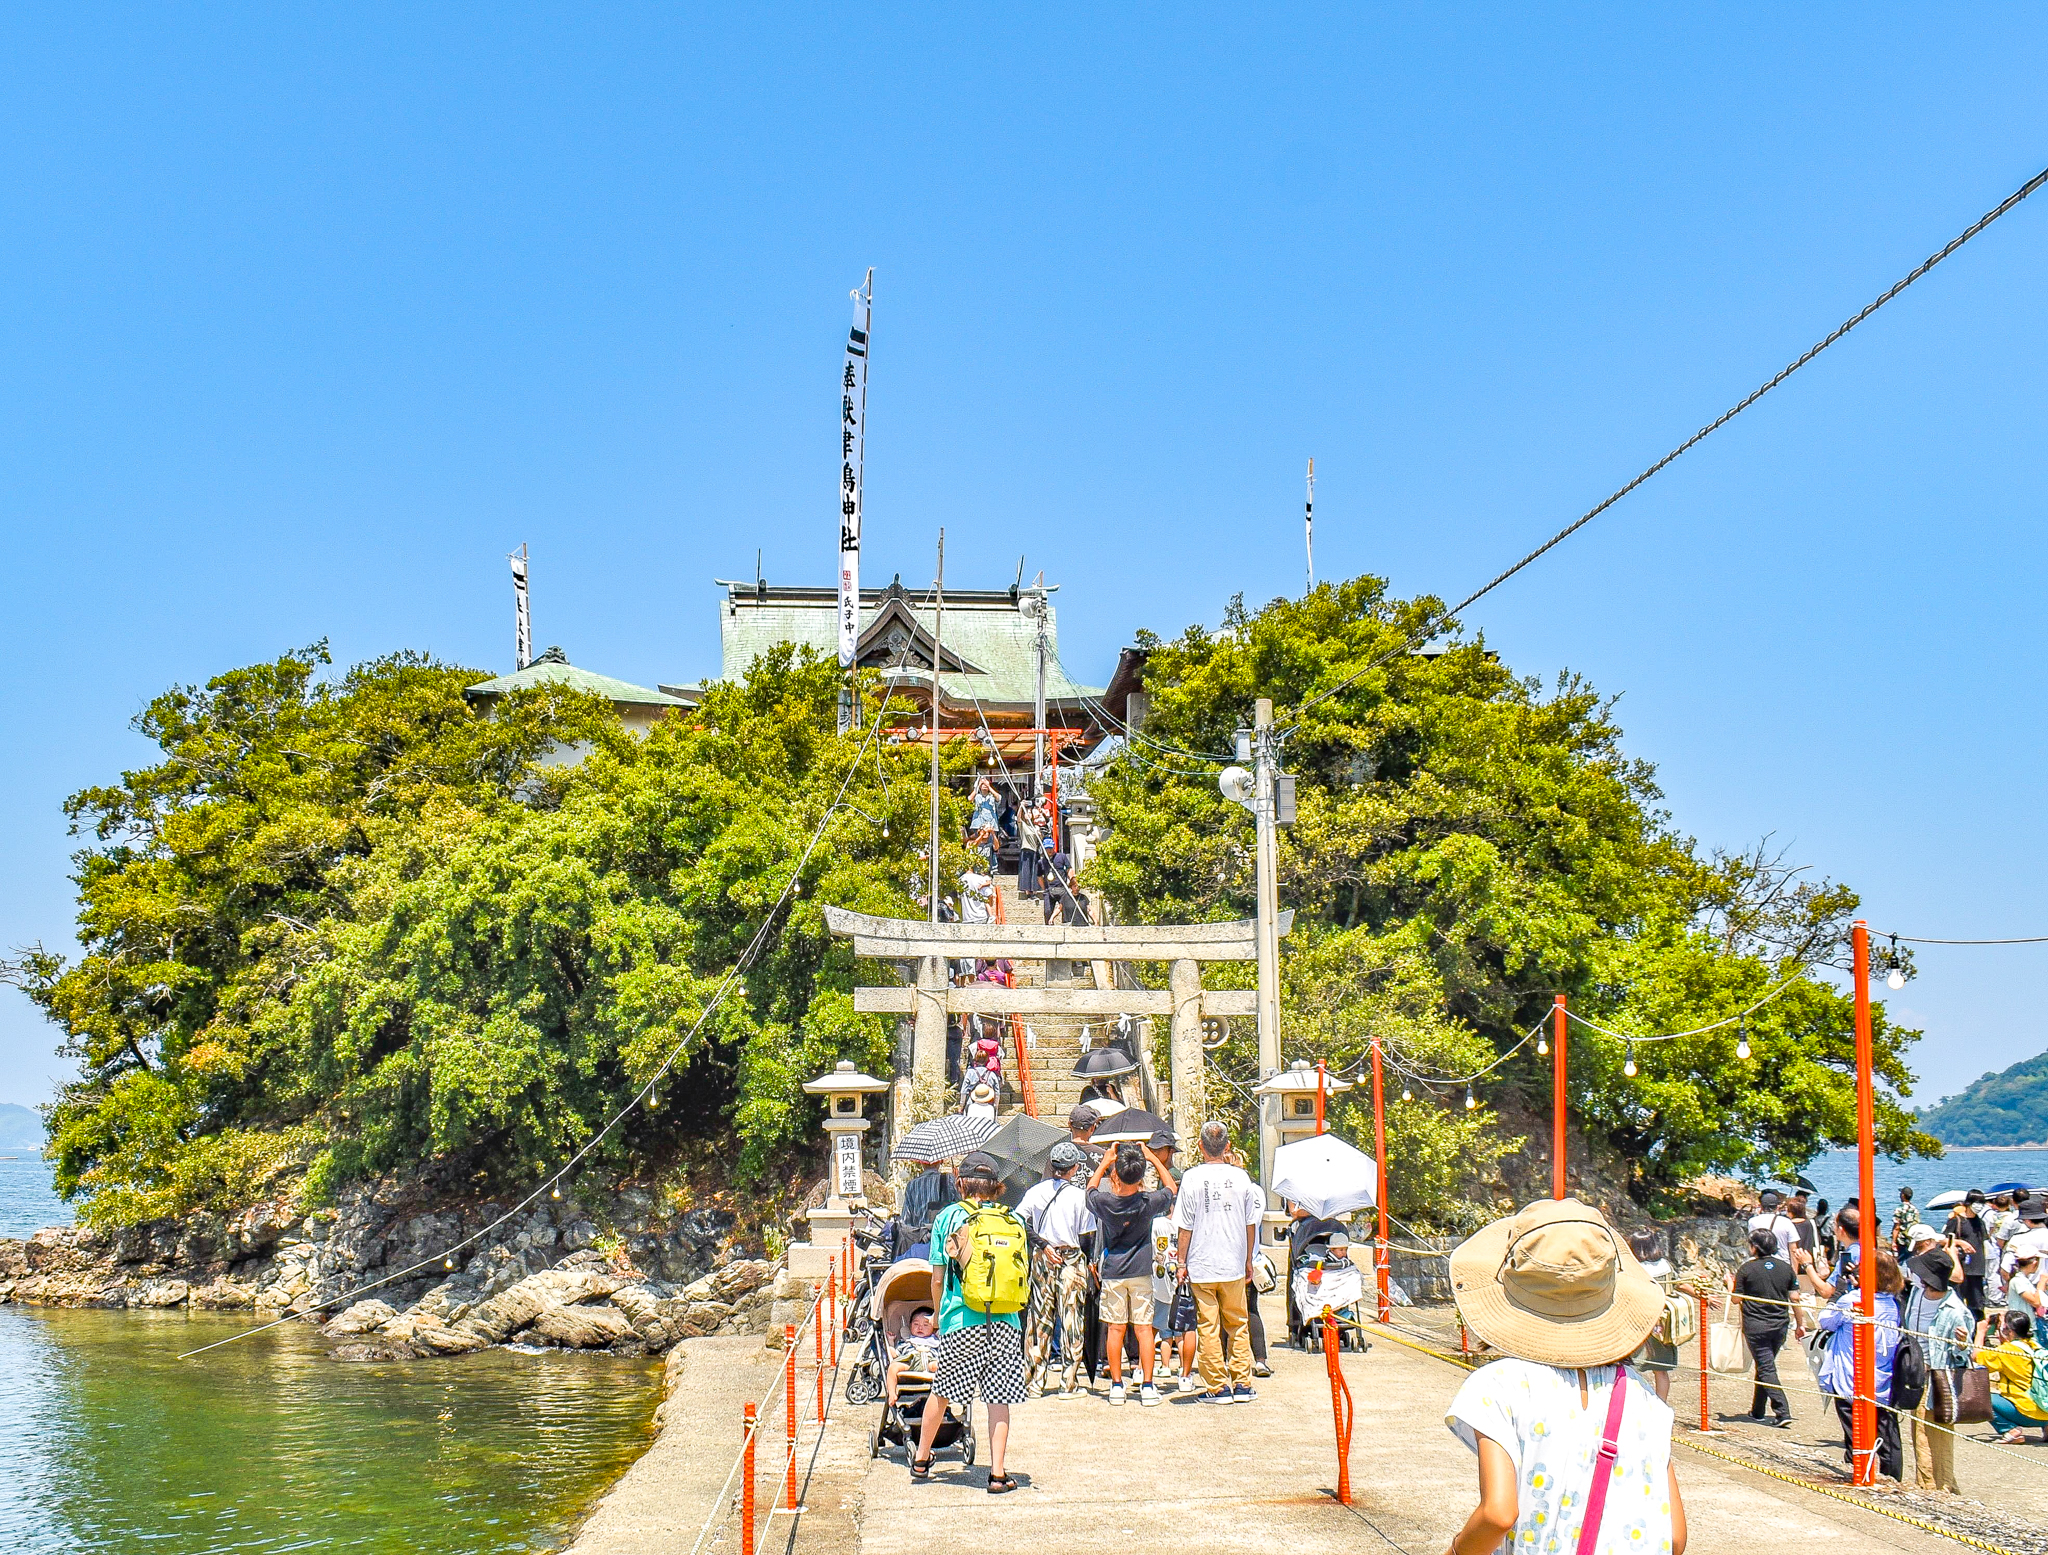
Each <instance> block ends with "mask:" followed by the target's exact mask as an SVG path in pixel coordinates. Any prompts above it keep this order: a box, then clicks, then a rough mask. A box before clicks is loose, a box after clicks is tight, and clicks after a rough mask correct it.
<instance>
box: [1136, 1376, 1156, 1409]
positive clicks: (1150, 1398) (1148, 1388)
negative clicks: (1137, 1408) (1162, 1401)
mask: <svg viewBox="0 0 2048 1555" xmlns="http://www.w3.org/2000/svg"><path fill="white" fill-rule="evenodd" d="M1138 1402H1139V1403H1140V1404H1142V1405H1144V1406H1146V1407H1147V1408H1150V1407H1151V1406H1152V1405H1154V1404H1156V1403H1158V1402H1159V1390H1158V1389H1157V1388H1155V1387H1154V1386H1152V1384H1151V1383H1149V1382H1148V1383H1146V1384H1145V1385H1144V1386H1143V1387H1141V1388H1139V1389H1138Z"/></svg>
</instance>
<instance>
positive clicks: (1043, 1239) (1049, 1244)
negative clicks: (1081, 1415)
mask: <svg viewBox="0 0 2048 1555" xmlns="http://www.w3.org/2000/svg"><path fill="white" fill-rule="evenodd" d="M1087 1159H1088V1158H1087V1157H1086V1156H1085V1155H1083V1154H1082V1153H1081V1147H1080V1146H1079V1145H1077V1144H1074V1143H1073V1142H1072V1141H1070V1140H1065V1139H1062V1140H1061V1141H1060V1142H1059V1143H1058V1144H1056V1145H1054V1146H1053V1147H1052V1158H1051V1161H1050V1162H1049V1164H1048V1166H1047V1171H1048V1174H1049V1175H1048V1176H1047V1177H1046V1179H1045V1181H1044V1182H1041V1183H1037V1184H1035V1185H1034V1186H1033V1187H1032V1188H1031V1190H1030V1191H1029V1192H1027V1193H1026V1194H1025V1195H1024V1198H1023V1201H1022V1202H1021V1203H1020V1204H1018V1206H1017V1218H1018V1219H1019V1220H1021V1221H1023V1222H1024V1224H1025V1225H1027V1226H1029V1227H1030V1228H1031V1232H1032V1235H1033V1236H1035V1237H1036V1238H1037V1239H1038V1240H1037V1241H1036V1242H1035V1243H1034V1244H1033V1249H1032V1254H1031V1304H1030V1307H1029V1309H1028V1311H1027V1314H1026V1322H1025V1325H1024V1357H1025V1361H1026V1363H1027V1365H1028V1368H1029V1369H1028V1371H1027V1372H1026V1374H1025V1379H1024V1380H1025V1387H1026V1390H1027V1391H1026V1393H1025V1397H1027V1398H1032V1397H1036V1396H1037V1395H1038V1394H1039V1393H1040V1392H1051V1391H1052V1390H1053V1384H1052V1380H1051V1376H1050V1373H1051V1367H1052V1340H1053V1334H1054V1333H1055V1332H1057V1333H1058V1334H1059V1339H1060V1362H1061V1365H1060V1379H1059V1396H1060V1397H1061V1398H1064V1399H1077V1398H1080V1397H1082V1392H1081V1351H1082V1349H1083V1348H1084V1345H1085V1342H1086V1339H1087V1333H1088V1330H1087V1328H1086V1326H1085V1324H1084V1323H1083V1321H1082V1314H1083V1313H1085V1312H1086V1311H1087V1307H1088V1260H1087V1257H1086V1256H1085V1255H1084V1254H1083V1253H1082V1251H1081V1238H1083V1237H1084V1236H1086V1235H1087V1234H1088V1233H1089V1232H1091V1231H1093V1230H1094V1229H1095V1217H1094V1216H1093V1215H1091V1214H1089V1213H1088V1191H1087V1189H1085V1188H1083V1187H1082V1186H1081V1181H1082V1179H1081V1178H1080V1177H1079V1175H1078V1174H1079V1172H1080V1169H1081V1166H1082V1164H1083V1163H1084V1162H1085V1161H1086V1160H1087ZM1055 1324H1057V1328H1055Z"/></svg>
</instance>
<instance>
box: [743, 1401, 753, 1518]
mask: <svg viewBox="0 0 2048 1555" xmlns="http://www.w3.org/2000/svg"><path fill="white" fill-rule="evenodd" d="M745 1418H746V1424H745V1428H744V1429H745V1431H746V1435H745V1438H744V1439H743V1441H742V1443H741V1446H740V1455H741V1457H743V1458H745V1459H746V1463H745V1465H744V1466H743V1467H742V1468H741V1469H740V1555H754V1401H753V1400H752V1399H748V1400H747V1412H746V1417H745Z"/></svg>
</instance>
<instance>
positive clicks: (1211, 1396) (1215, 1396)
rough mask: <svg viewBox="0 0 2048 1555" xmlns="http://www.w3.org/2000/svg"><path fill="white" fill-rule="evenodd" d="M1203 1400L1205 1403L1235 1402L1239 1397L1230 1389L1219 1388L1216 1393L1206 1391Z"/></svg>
mask: <svg viewBox="0 0 2048 1555" xmlns="http://www.w3.org/2000/svg"><path fill="white" fill-rule="evenodd" d="M1202 1402H1203V1403H1205V1404H1235V1403H1236V1402H1237V1398H1236V1395H1234V1394H1233V1393H1232V1392H1231V1391H1230V1389H1228V1388H1218V1389H1217V1390H1216V1391H1215V1392H1214V1393H1204V1394H1203V1395H1202Z"/></svg>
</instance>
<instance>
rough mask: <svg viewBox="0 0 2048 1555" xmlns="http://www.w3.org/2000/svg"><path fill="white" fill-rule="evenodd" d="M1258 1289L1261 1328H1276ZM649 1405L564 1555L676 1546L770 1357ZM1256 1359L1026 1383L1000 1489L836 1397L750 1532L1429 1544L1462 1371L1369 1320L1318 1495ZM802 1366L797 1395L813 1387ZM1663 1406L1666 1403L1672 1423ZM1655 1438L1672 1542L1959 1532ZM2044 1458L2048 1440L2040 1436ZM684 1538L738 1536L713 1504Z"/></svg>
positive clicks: (1290, 1387)
mask: <svg viewBox="0 0 2048 1555" xmlns="http://www.w3.org/2000/svg"><path fill="white" fill-rule="evenodd" d="M1279 1319H1280V1313H1279V1311H1278V1309H1277V1303H1276V1302H1274V1301H1271V1300H1269V1302H1268V1305H1267V1330H1268V1332H1269V1333H1273V1334H1278V1333H1282V1332H1284V1331H1285V1330H1284V1325H1283V1323H1282V1322H1281V1321H1280V1320H1279ZM683 1348H684V1349H685V1350H686V1351H688V1352H689V1354H688V1357H687V1359H686V1360H684V1361H683V1362H682V1363H681V1371H680V1374H679V1378H678V1380H679V1386H678V1387H677V1388H676V1390H675V1392H674V1393H673V1394H672V1396H671V1398H670V1400H669V1402H668V1404H667V1405H665V1406H664V1418H663V1429H662V1432H661V1435H660V1438H659V1439H658V1440H657V1441H656V1443H655V1445H654V1446H653V1448H652V1449H651V1450H650V1451H649V1452H648V1454H647V1455H646V1457H644V1458H643V1459H642V1460H641V1461H640V1462H639V1463H638V1464H636V1465H635V1466H634V1467H633V1468H632V1469H631V1470H629V1471H628V1472H627V1474H626V1475H625V1476H624V1478H623V1479H622V1480H621V1481H620V1483H619V1484H618V1485H617V1486H616V1487H615V1488H614V1489H613V1491H612V1493H611V1494H610V1495H609V1496H607V1497H606V1499H605V1501H604V1502H603V1504H602V1505H601V1506H600V1507H599V1508H598V1510H597V1512H596V1513H595V1514H594V1515H593V1516H592V1518H591V1520H590V1522H589V1524H588V1525H587V1526H586V1527H585V1529H584V1530H583V1532H582V1534H581V1535H579V1537H578V1539H577V1540H576V1543H575V1544H574V1546H573V1550H572V1555H657V1552H658V1555H689V1552H690V1550H691V1547H692V1541H693V1540H694V1539H696V1538H697V1535H698V1530H699V1528H700V1527H702V1526H703V1524H704V1522H705V1520H706V1517H707V1515H709V1514H711V1512H712V1507H713V1502H714V1500H715V1498H716V1495H717V1491H718V1487H719V1485H720V1484H721V1483H723V1481H724V1478H725V1474H726V1470H727V1468H728V1466H729V1465H730V1464H731V1462H732V1455H733V1452H734V1450H735V1448H736V1447H737V1445H738V1441H739V1430H740V1428H739V1421H740V1415H741V1408H740V1406H741V1401H742V1400H743V1399H745V1398H747V1397H754V1398H759V1397H761V1396H762V1394H764V1393H765V1392H766V1391H767V1389H768V1388H769V1386H770V1385H771V1384H772V1382H773V1379H774V1372H775V1368H776V1366H777V1364H778V1362H779V1360H780V1357H779V1355H777V1354H776V1353H775V1352H773V1351H768V1350H763V1349H761V1348H760V1346H759V1342H758V1341H749V1340H733V1339H719V1340H693V1341H689V1342H688V1343H687V1344H686V1345H685V1346H684V1347H683ZM1271 1359H1272V1364H1273V1367H1274V1375H1273V1377H1271V1378H1270V1379H1267V1380H1264V1381H1261V1382H1259V1383H1258V1384H1257V1386H1258V1388H1259V1391H1260V1397H1259V1398H1258V1400H1257V1401H1256V1402H1254V1403H1251V1404H1241V1405H1232V1406H1230V1407H1228V1408H1218V1407H1216V1406H1213V1405H1206V1404H1201V1403H1198V1402H1196V1401H1195V1400H1194V1399H1193V1397H1192V1396H1191V1395H1190V1396H1188V1397H1187V1398H1186V1401H1180V1400H1178V1399H1175V1400H1171V1401H1169V1402H1167V1403H1165V1404H1162V1405H1160V1406H1158V1407H1156V1408H1151V1409H1145V1408H1141V1407H1140V1406H1139V1405H1138V1404H1137V1403H1136V1402H1135V1401H1132V1402H1130V1403H1127V1404H1125V1405H1124V1406H1122V1407H1121V1408H1112V1407H1111V1406H1110V1405H1109V1403H1108V1401H1107V1400H1106V1398H1104V1397H1103V1396H1101V1395H1100V1394H1098V1395H1096V1396H1093V1397H1090V1398H1087V1399H1082V1400H1078V1401H1074V1402H1069V1403H1061V1402H1058V1401H1055V1400H1049V1399H1048V1400H1038V1401H1034V1402H1032V1403H1030V1404H1028V1405H1024V1406H1022V1407H1020V1408H1019V1409H1018V1410H1017V1412H1016V1421H1017V1423H1016V1430H1015V1435H1014V1438H1013V1441H1012V1446H1011V1454H1010V1469H1011V1472H1012V1473H1014V1474H1015V1475H1016V1476H1017V1478H1018V1479H1019V1480H1020V1481H1021V1482H1022V1486H1023V1488H1021V1489H1020V1490H1018V1491H1017V1492H1016V1493H1015V1494H1013V1495H1009V1496H1001V1497H991V1496H990V1495H988V1494H987V1491H986V1484H987V1455H986V1453H987V1448H986V1443H985V1442H984V1444H983V1451H982V1457H981V1461H980V1463H979V1464H978V1465H977V1466H976V1467H975V1468H972V1469H968V1468H965V1467H963V1466H962V1465H961V1464H960V1463H959V1462H958V1460H957V1458H953V1457H950V1456H946V1455H942V1456H941V1457H940V1459H939V1463H938V1467H937V1471H936V1472H935V1474H934V1476H933V1478H932V1480H931V1482H930V1483H929V1484H923V1485H917V1484H913V1483H912V1482H911V1479H910V1475H909V1471H908V1469H907V1467H906V1466H905V1464H904V1461H903V1455H902V1452H901V1450H900V1449H895V1448H891V1449H888V1450H887V1454H886V1456H884V1457H882V1458H880V1459H871V1458H870V1457H869V1455H868V1431H869V1428H870V1427H871V1425H872V1424H873V1421H874V1419H875V1416H876V1414H877V1412H878V1410H879V1406H873V1407H870V1408H867V1409H853V1408H851V1407H849V1406H848V1405H847V1404H846V1403H845V1401H844V1400H843V1399H837V1400H835V1402H834V1405H833V1409H832V1419H831V1420H830V1421H829V1423H828V1425H827V1427H826V1430H825V1431H824V1433H823V1436H822V1439H821V1438H820V1436H819V1433H818V1432H817V1430H816V1428H815V1427H814V1426H812V1425H809V1424H808V1423H807V1424H806V1426H805V1428H804V1432H803V1442H802V1451H801V1453H800V1459H799V1461H800V1466H801V1469H802V1472H803V1474H804V1483H803V1489H802V1504H803V1510H802V1512H801V1513H800V1514H799V1515H798V1516H796V1517H794V1518H792V1517H790V1516H789V1515H787V1514H784V1513H778V1514H776V1515H774V1516H773V1517H772V1518H769V1519H767V1520H766V1523H765V1528H764V1531H763V1533H762V1534H761V1536H760V1539H759V1542H758V1544H757V1546H756V1548H757V1550H759V1551H761V1552H763V1555H766V1552H770V1551H773V1552H777V1555H826V1552H831V1555H849V1552H859V1555H953V1552H955V1551H958V1552H960V1555H981V1552H984V1551H986V1550H988V1549H990V1548H1031V1549H1044V1548H1056V1549H1070V1550H1071V1549H1083V1548H1086V1549H1107V1550H1113V1551H1116V1552H1118V1555H1151V1552H1154V1551H1157V1552H1161V1555H1167V1552H1172V1555H1188V1552H1191V1551H1218V1552H1225V1551H1229V1552H1235V1551H1244V1552H1251V1551H1260V1552H1265V1551H1271V1550H1286V1551H1289V1552H1290V1555H1292V1552H1302V1555H1316V1552H1322V1551H1355V1550H1361V1549H1364V1550H1374V1549H1377V1550H1380V1551H1382V1552H1385V1551H1387V1550H1389V1549H1390V1548H1391V1549H1392V1550H1394V1551H1397V1552H1400V1555H1440V1552H1441V1551H1442V1550H1443V1549H1444V1548H1445V1547H1446V1545H1447V1544H1448V1543H1449V1540H1450V1536H1451V1534H1452V1532H1453V1531H1454V1529H1455V1528H1456V1527H1457V1526H1458V1524H1459V1523H1460V1522H1461V1521H1462V1520H1463V1518H1464V1516H1465V1514H1466V1513H1467V1511H1469V1509H1470V1507H1471V1504H1472V1501H1473V1498H1474V1495H1475V1493H1476V1478H1475V1474H1474V1468H1473V1460H1472V1457H1471V1455H1470V1454H1469V1453H1468V1452H1466V1450H1465V1449H1464V1448H1463V1447H1462V1446H1460V1445H1459V1444H1458V1442H1457V1441H1456V1439H1455V1438H1453V1437H1452V1435H1451V1434H1450V1432H1449V1431H1448V1430H1446V1429H1445V1427H1444V1424H1443V1415H1444V1409H1445V1407H1446V1406H1447V1405H1448V1403H1449V1402H1450V1399H1451V1396H1452V1395H1453V1393H1455V1392H1456V1390H1457V1386H1458V1383H1459V1380H1460V1378H1461V1376H1462V1375H1463V1374H1462V1373H1461V1372H1460V1370H1459V1369H1458V1368H1457V1367H1455V1366H1453V1365H1451V1364H1450V1363H1448V1362H1446V1361H1444V1360H1441V1359H1439V1358H1437V1357H1435V1356H1431V1355H1427V1354H1423V1353H1420V1352H1418V1351H1417V1350H1414V1349H1410V1348H1407V1347H1405V1346H1403V1345H1401V1344H1399V1343H1396V1342H1394V1340H1393V1339H1392V1338H1391V1337H1390V1336H1388V1335H1386V1334H1384V1333H1375V1334H1374V1335H1373V1348H1372V1350H1371V1352H1370V1353H1369V1354H1367V1355H1362V1356H1361V1355H1355V1354H1347V1355H1346V1356H1345V1357H1344V1361H1343V1364H1344V1373H1345V1376H1346V1378H1347V1379H1348V1380H1349V1382H1350V1386H1351V1391H1352V1395H1353V1397H1354V1399H1355V1400H1356V1404H1357V1411H1358V1413H1357V1423H1356V1427H1355V1429H1354V1433H1353V1439H1352V1447H1351V1484H1352V1493H1353V1498H1354V1505H1353V1506H1352V1507H1350V1508H1346V1507H1343V1506H1340V1505H1339V1504H1338V1503H1337V1502H1336V1501H1335V1500H1334V1499H1333V1497H1332V1494H1331V1492H1332V1491H1333V1489H1334V1487H1335V1484H1336V1448H1335V1442H1334V1433H1333V1430H1332V1426H1331V1414H1330V1388H1329V1379H1328V1374H1327V1372H1326V1371H1325V1369H1324V1363H1323V1358H1322V1357H1321V1356H1318V1355H1307V1354H1301V1353H1298V1352H1296V1351H1294V1350H1291V1349H1288V1348H1286V1347H1284V1346H1280V1345H1276V1346H1275V1347H1274V1349H1273V1352H1272V1357H1271ZM805 1377H806V1381H805V1383H804V1384H803V1386H802V1387H800V1390H799V1391H800V1394H801V1396H803V1397H804V1398H805V1399H806V1400H809V1399H810V1398H811V1397H813V1396H814V1395H813V1392H812V1389H811V1387H810V1384H809V1382H808V1373H805ZM1681 1424H1682V1422H1681ZM1688 1434H1689V1433H1688V1432H1686V1431H1685V1430H1683V1429H1682V1428H1681V1430H1680V1431H1679V1432H1678V1433H1677V1439H1678V1441H1679V1443H1680V1444H1681V1445H1680V1446H1678V1447H1677V1448H1676V1450H1675V1456H1676V1460H1677V1463H1678V1471H1679V1479H1680V1484H1681V1487H1682V1489H1683V1492H1684V1495H1685V1501H1686V1509H1687V1512H1688V1515H1689V1518H1690V1530H1691V1544H1690V1555H1751V1552H1753V1551H1754V1550H1755V1549H1757V1548H1758V1547H1760V1546H1761V1547H1768V1548H1779V1549H1784V1548H1798V1549H1800V1550H1801V1551H1803V1552H1805V1555H1815V1552H1825V1551H1829V1550H1835V1551H1842V1552H1844V1555H1848V1552H1850V1551H1861V1550H1868V1549H1879V1550H1884V1549H1892V1550H1906V1551H1914V1552H1927V1555H1932V1552H1935V1551H1940V1552H1943V1555H1955V1552H1956V1551H1958V1550H1959V1549H1961V1548H1963V1547H1964V1546H1962V1545H1959V1544H1957V1543H1956V1542H1954V1541H1953V1540H1950V1539H1947V1538H1943V1537H1940V1536H1938V1535H1935V1534H1931V1533H1924V1532H1922V1531H1920V1530H1918V1529H1916V1528H1913V1527H1911V1526H1909V1525H1907V1524H1904V1523H1900V1522H1897V1521H1895V1520H1893V1519H1891V1518H1888V1517H1885V1516H1882V1515H1880V1514H1878V1513H1875V1512H1871V1511H1866V1510H1864V1509H1863V1508H1861V1507H1857V1506H1852V1505H1849V1504H1846V1503H1844V1502H1841V1501H1837V1500H1832V1499H1829V1498H1827V1497H1824V1496H1821V1495H1819V1494H1816V1493H1814V1492H1812V1491H1809V1490H1805V1489H1802V1488H1799V1487H1797V1486H1794V1485H1789V1484H1785V1483H1783V1482H1781V1481H1778V1480H1774V1479H1771V1478H1769V1477H1767V1476H1765V1475H1762V1474H1758V1473H1754V1472H1751V1471H1750V1470H1748V1469H1745V1468H1742V1467H1738V1466H1736V1465H1732V1464H1728V1463H1723V1462H1720V1461H1718V1460H1715V1459H1710V1458H1707V1457H1704V1456H1702V1455H1701V1454H1699V1453H1696V1452H1691V1451H1688V1450H1687V1449H1686V1448H1685V1447H1684V1446H1683V1445H1682V1444H1683V1443H1684V1441H1685V1438H1686V1437H1687V1435H1688ZM781 1438H782V1426H781V1414H780V1406H779V1404H778V1406H777V1408H776V1410H775V1411H774V1421H773V1428H772V1430H770V1431H768V1432H765V1433H764V1435H763V1440H762V1447H761V1451H760V1465H761V1470H760V1472H761V1488H760V1492H759V1499H760V1504H761V1505H762V1507H763V1508H764V1509H765V1508H766V1507H768V1506H769V1505H771V1504H772V1499H773V1496H774V1493H775V1488H776V1487H775V1484H774V1481H775V1478H776V1474H777V1471H778V1470H779V1469H780V1466H781V1462H782V1455H783V1453H782V1445H781ZM2042 1460H2043V1463H2044V1465H2048V1453H2044V1454H2043V1455H2042ZM711 1521H712V1534H711V1536H710V1537H709V1538H707V1539H706V1540H705V1542H704V1544H703V1546H702V1549H703V1550H705V1551H710V1550H717V1551H719V1552H721V1555H732V1552H736V1551H738V1549H739V1542H738V1537H737V1533H738V1530H737V1526H736V1522H735V1519H734V1518H733V1517H732V1516H731V1514H730V1512H729V1511H725V1512H720V1513H719V1514H718V1515H716V1516H713V1517H712V1519H711Z"/></svg>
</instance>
